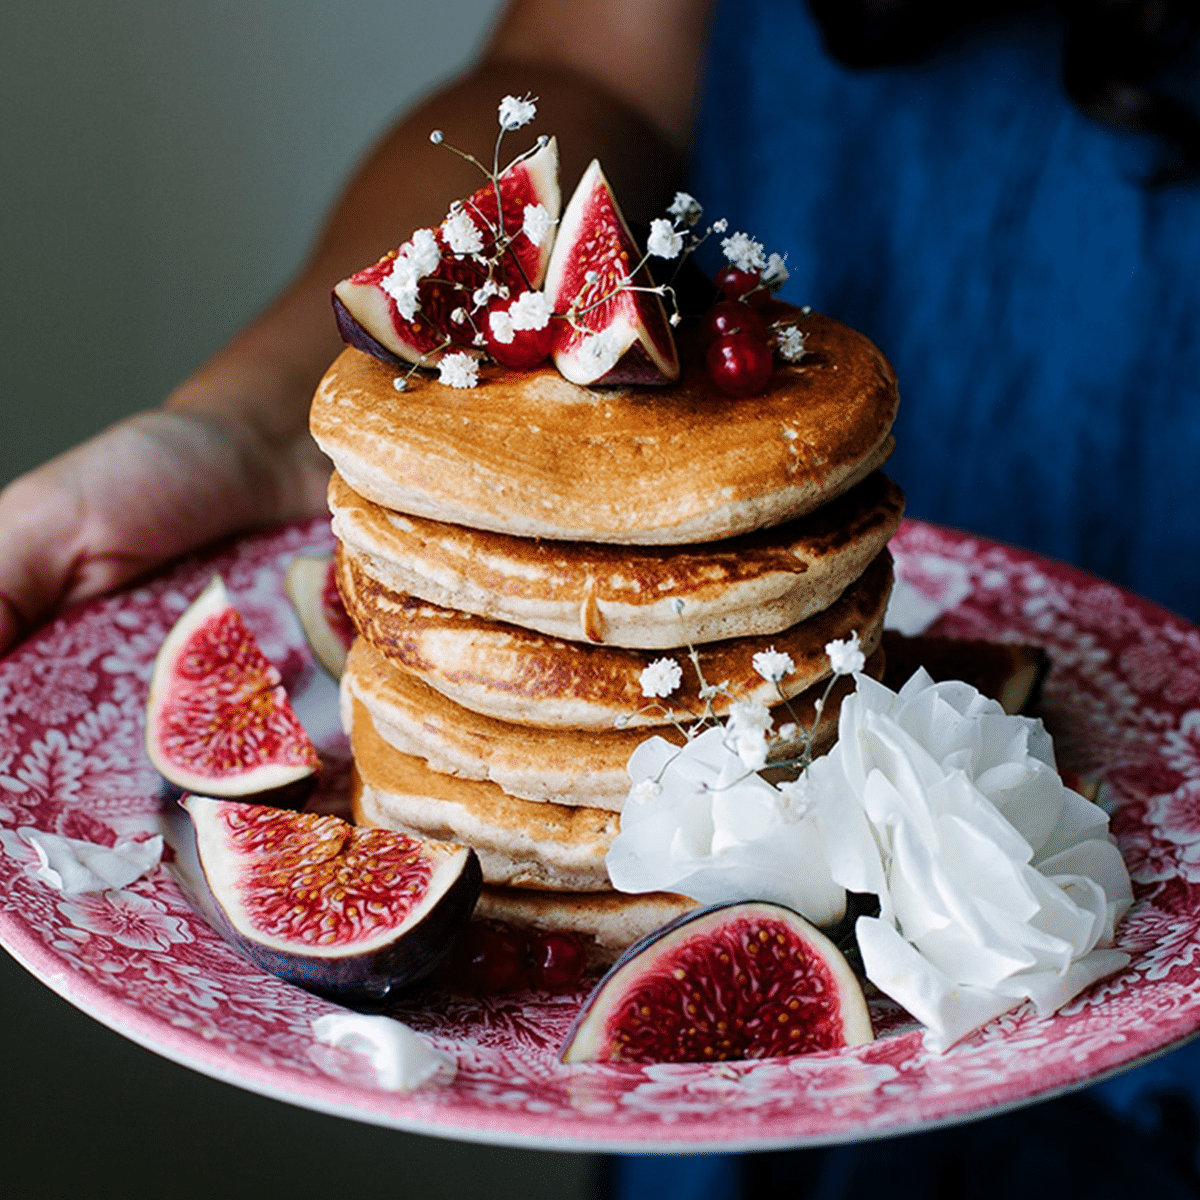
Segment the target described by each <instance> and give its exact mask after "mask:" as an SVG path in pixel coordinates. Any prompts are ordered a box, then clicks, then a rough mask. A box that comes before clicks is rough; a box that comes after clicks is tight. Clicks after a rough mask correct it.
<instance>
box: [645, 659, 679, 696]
mask: <svg viewBox="0 0 1200 1200" xmlns="http://www.w3.org/2000/svg"><path fill="white" fill-rule="evenodd" d="M682 682H683V668H682V667H681V666H680V665H679V664H678V663H677V662H676V661H675V660H674V659H673V658H656V659H655V660H654V661H653V662H652V663H651V664H650V665H649V666H648V667H646V668H645V670H643V671H642V674H641V684H642V695H643V696H651V697H653V696H669V695H670V694H671V693H672V692H673V691H674V690H675V689H676V688H677V687H678V686H679V685H680V683H682Z"/></svg>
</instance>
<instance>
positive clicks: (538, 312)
mask: <svg viewBox="0 0 1200 1200" xmlns="http://www.w3.org/2000/svg"><path fill="white" fill-rule="evenodd" d="M508 315H509V317H510V318H511V320H512V327H513V328H514V329H545V328H546V325H547V323H548V322H549V320H550V318H551V317H552V316H553V315H554V309H552V308H551V307H550V301H549V300H547V299H546V293H545V292H522V293H521V294H520V295H519V296H518V297H517V298H516V299H515V300H514V301H513V302H512V304H511V305H510V306H509V310H508Z"/></svg>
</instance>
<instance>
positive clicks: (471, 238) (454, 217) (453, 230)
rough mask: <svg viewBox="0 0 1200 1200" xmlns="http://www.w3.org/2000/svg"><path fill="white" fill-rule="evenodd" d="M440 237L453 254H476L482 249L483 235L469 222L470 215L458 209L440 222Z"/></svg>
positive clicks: (464, 210)
mask: <svg viewBox="0 0 1200 1200" xmlns="http://www.w3.org/2000/svg"><path fill="white" fill-rule="evenodd" d="M442 236H443V237H445V239H446V244H447V245H448V246H449V247H450V249H451V250H453V251H454V253H455V254H460V255H461V254H478V253H479V252H480V250H482V249H483V234H481V233H480V232H479V226H478V225H476V224H475V222H474V221H472V220H471V214H470V213H468V212H467V211H466V209H463V208H460V209H458V211H457V212H452V213H451V214H450V215H449V216H448V217H447V218H446V219H445V221H443V222H442Z"/></svg>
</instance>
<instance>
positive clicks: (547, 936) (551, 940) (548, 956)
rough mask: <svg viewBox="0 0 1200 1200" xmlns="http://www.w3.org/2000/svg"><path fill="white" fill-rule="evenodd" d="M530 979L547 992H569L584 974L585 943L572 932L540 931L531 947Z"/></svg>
mask: <svg viewBox="0 0 1200 1200" xmlns="http://www.w3.org/2000/svg"><path fill="white" fill-rule="evenodd" d="M530 962H531V963H532V967H531V969H530V981H531V982H532V984H533V986H534V987H538V988H544V989H545V990H546V991H548V992H569V991H570V990H571V989H572V988H573V987H575V985H576V984H577V983H578V982H579V980H580V979H581V978H582V976H583V968H584V966H585V965H586V963H585V955H584V952H583V944H582V943H581V942H580V940H579V939H578V938H577V937H575V935H574V934H571V933H539V934H538V935H537V936H536V937H535V938H534V939H533V945H532V947H531V949H530Z"/></svg>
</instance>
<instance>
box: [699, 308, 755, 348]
mask: <svg viewBox="0 0 1200 1200" xmlns="http://www.w3.org/2000/svg"><path fill="white" fill-rule="evenodd" d="M727 333H750V334H753V335H754V336H755V337H756V338H758V339H759V340H760V341H762V342H766V340H767V326H766V322H765V321H763V319H762V317H760V316H759V315H758V313H756V312H755V311H754V309H752V308H751V307H750V305H748V304H743V303H742V302H741V301H739V300H719V301H718V302H717V303H716V304H714V305H713V306H712V308H710V309H709V310H708V312H706V313H705V314H704V316H703V317H701V318H700V344H701V345H702V346H708V345H711V344H712V342H714V341H715V340H716V339H717V338H719V337H723V336H724V335H725V334H727Z"/></svg>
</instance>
